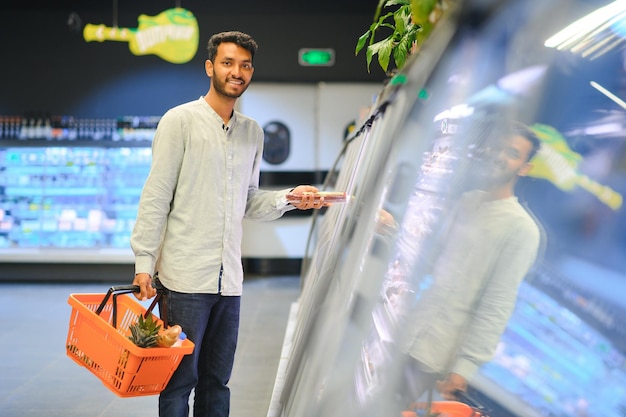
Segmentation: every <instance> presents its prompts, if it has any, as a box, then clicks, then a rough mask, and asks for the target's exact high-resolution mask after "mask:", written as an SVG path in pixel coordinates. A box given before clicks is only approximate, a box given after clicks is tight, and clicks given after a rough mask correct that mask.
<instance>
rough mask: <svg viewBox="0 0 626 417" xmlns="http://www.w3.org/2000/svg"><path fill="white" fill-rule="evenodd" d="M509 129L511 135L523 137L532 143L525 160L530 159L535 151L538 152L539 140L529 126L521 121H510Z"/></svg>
mask: <svg viewBox="0 0 626 417" xmlns="http://www.w3.org/2000/svg"><path fill="white" fill-rule="evenodd" d="M509 131H510V133H512V134H513V135H519V136H523V137H525V138H526V139H528V141H529V142H530V143H532V145H533V147H532V149H531V150H530V152H529V153H528V159H527V160H526V162H529V161H531V160H532V159H533V158H534V157H535V155H536V154H537V152H539V148H540V147H541V140H540V139H539V138H538V137H537V135H536V134H535V132H533V130H532V129H531V128H530V127H528V126H526V125H525V124H523V123H521V122H510V125H509Z"/></svg>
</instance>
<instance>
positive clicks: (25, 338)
mask: <svg viewBox="0 0 626 417" xmlns="http://www.w3.org/2000/svg"><path fill="white" fill-rule="evenodd" d="M111 285H119V283H114V284H109V283H89V284H74V283H71V284H52V283H50V284H47V283H46V284H9V283H2V284H0V416H2V417H41V416H46V417H91V416H93V417H125V416H128V417H148V416H156V415H157V397H156V396H148V397H135V398H120V397H118V396H116V395H115V394H113V393H112V392H110V391H109V390H108V389H107V388H105V386H104V385H103V384H102V383H101V382H100V380H98V379H97V378H96V377H95V376H93V375H92V374H91V373H90V372H88V371H87V370H86V369H85V368H83V367H80V366H78V365H77V364H76V363H75V362H73V361H72V360H71V359H70V358H68V357H67V356H66V353H65V340H66V337H67V329H68V323H69V315H70V311H71V308H70V306H69V305H68V304H67V299H68V296H69V294H70V293H104V292H106V291H107V289H108V288H109V287H110V286H111ZM299 292H300V280H299V278H298V277H271V278H267V277H263V278H254V279H248V280H246V282H245V284H244V295H243V298H242V311H241V315H242V317H241V328H240V337H239V347H238V350H237V356H236V359H235V366H234V370H233V377H232V379H231V383H230V387H231V391H232V406H231V417H264V416H266V415H267V411H268V407H269V405H270V400H271V397H272V391H273V389H274V382H275V377H276V371H277V367H278V364H279V359H280V356H281V349H282V347H283V340H284V335H285V329H286V326H287V322H288V318H289V311H290V308H291V306H292V304H293V303H294V302H296V300H297V298H298V295H299Z"/></svg>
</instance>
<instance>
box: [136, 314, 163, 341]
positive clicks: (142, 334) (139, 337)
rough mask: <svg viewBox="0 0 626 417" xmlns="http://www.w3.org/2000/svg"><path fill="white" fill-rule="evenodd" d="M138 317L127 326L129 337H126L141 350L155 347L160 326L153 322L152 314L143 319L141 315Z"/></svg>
mask: <svg viewBox="0 0 626 417" xmlns="http://www.w3.org/2000/svg"><path fill="white" fill-rule="evenodd" d="M138 316H139V317H138V320H137V321H136V322H135V323H133V324H132V325H130V326H129V329H130V332H131V335H130V336H128V338H129V339H130V340H131V341H132V342H133V343H134V344H136V345H137V346H139V347H142V348H149V347H154V346H157V344H158V339H159V330H161V325H160V324H157V322H156V321H154V319H153V318H152V314H150V315H148V317H147V318H145V319H144V318H143V314H139V315H138Z"/></svg>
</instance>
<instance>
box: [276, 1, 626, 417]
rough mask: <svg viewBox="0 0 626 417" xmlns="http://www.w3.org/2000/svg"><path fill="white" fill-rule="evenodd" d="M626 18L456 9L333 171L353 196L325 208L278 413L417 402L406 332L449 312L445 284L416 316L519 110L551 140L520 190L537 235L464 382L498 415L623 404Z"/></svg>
mask: <svg viewBox="0 0 626 417" xmlns="http://www.w3.org/2000/svg"><path fill="white" fill-rule="evenodd" d="M625 18H626V6H625V5H624V2H615V3H610V2H600V1H598V2H596V1H543V0H530V1H486V2H485V1H464V2H458V6H455V7H453V8H451V9H449V10H448V11H447V12H446V17H445V18H444V19H443V20H442V21H441V22H439V23H438V25H437V26H436V27H435V30H434V32H433V33H432V35H431V36H430V37H429V38H428V40H427V41H426V43H425V44H424V45H422V46H421V48H420V51H419V53H418V54H415V55H414V56H412V57H411V58H410V60H409V62H408V63H407V65H406V66H405V67H404V68H403V69H402V70H401V71H400V72H398V73H397V74H395V75H394V76H393V77H392V78H390V80H389V82H388V83H387V84H386V85H385V86H384V88H383V89H382V91H381V94H380V95H379V96H378V99H377V102H376V103H375V105H374V106H373V107H372V110H371V112H370V114H369V117H368V118H367V120H366V122H365V123H363V124H362V125H361V126H360V127H358V128H357V129H356V131H355V133H354V134H353V135H351V137H350V138H349V139H348V141H347V143H346V146H345V148H344V150H343V151H342V154H341V158H339V159H338V163H337V165H336V167H335V168H336V169H337V171H338V172H337V173H336V175H334V176H333V175H331V176H329V179H328V180H327V182H326V184H325V185H326V187H328V188H329V189H333V190H340V191H345V192H346V193H347V194H348V195H349V196H350V199H349V202H348V203H347V204H337V205H333V206H331V207H330V208H329V209H328V211H327V212H326V214H325V216H324V217H323V218H319V219H316V221H315V224H314V228H313V234H314V235H315V236H316V244H315V245H313V246H312V248H311V251H310V253H309V254H308V255H309V256H308V257H307V262H306V263H305V267H304V269H303V272H302V281H303V283H302V294H301V296H300V298H299V300H298V302H297V303H296V305H295V307H297V308H294V313H293V325H292V327H291V328H290V331H289V332H288V333H287V336H286V344H285V346H287V347H288V348H287V349H286V352H285V357H286V359H285V361H284V364H283V366H282V367H281V368H279V375H278V376H277V383H276V387H275V391H274V396H273V398H272V406H271V407H270V413H269V415H271V416H272V417H278V416H282V417H296V416H297V417H307V416H342V417H347V416H355V417H356V416H359V417H363V416H383V415H385V416H395V417H397V416H400V415H401V413H402V412H403V411H406V410H407V409H408V408H409V406H410V405H409V404H406V403H403V402H402V401H401V400H400V399H399V398H400V397H399V392H401V391H402V389H403V384H404V381H405V373H406V370H407V367H406V362H405V360H404V359H403V358H404V357H405V356H404V352H405V351H406V349H405V348H404V346H405V344H406V343H407V341H408V337H409V335H412V333H413V329H414V328H415V327H418V326H424V325H427V324H428V323H427V321H428V320H430V319H433V320H437V321H439V320H441V318H442V317H447V315H448V314H449V312H450V311H451V310H452V309H454V308H456V307H457V306H455V305H451V304H450V303H449V299H448V298H447V297H445V296H444V297H441V298H439V299H438V302H437V303H431V304H430V305H428V309H426V310H424V311H427V312H428V313H427V314H425V315H423V316H420V315H416V314H415V313H416V312H420V311H422V310H420V309H421V308H422V307H424V306H425V305H426V303H427V300H432V298H431V297H430V295H431V294H433V288H436V286H437V285H438V279H439V278H438V275H437V274H436V273H435V272H434V271H437V270H436V267H437V266H438V265H439V263H440V262H443V263H444V264H446V263H447V266H451V264H452V266H454V263H455V262H458V259H459V257H458V256H457V257H456V258H452V257H450V258H448V257H446V256H447V255H446V256H444V255H443V254H444V253H445V252H442V250H441V247H442V246H441V245H442V244H445V245H452V246H454V244H456V243H459V242H455V241H454V239H456V238H455V237H454V236H456V235H453V234H451V233H450V230H451V229H449V228H448V227H449V225H448V221H449V220H450V219H451V218H453V215H454V214H455V212H454V209H455V207H456V206H457V204H458V202H459V201H460V199H461V196H465V195H467V192H471V189H472V188H471V184H472V182H471V181H470V180H471V179H473V178H476V176H477V174H479V173H481V172H482V171H483V170H485V169H487V166H486V164H487V162H485V160H484V159H482V157H481V155H482V154H483V152H484V151H485V149H486V148H487V146H488V143H486V142H482V141H481V138H482V137H485V136H488V134H486V133H485V132H488V131H489V129H490V126H497V125H499V124H500V123H501V122H503V121H505V120H515V121H519V122H521V123H523V124H525V125H526V126H528V127H530V128H531V129H532V131H533V132H534V133H535V135H536V136H537V137H538V138H539V139H540V142H541V148H540V150H539V152H538V154H537V155H536V156H535V158H534V159H533V161H532V163H533V167H532V169H531V170H530V172H529V175H528V176H526V177H523V178H520V180H519V181H518V183H517V187H516V195H517V198H518V201H519V202H520V203H521V204H522V206H523V207H524V208H525V210H526V211H527V212H528V213H529V214H530V215H531V217H532V219H533V220H534V221H535V223H536V224H537V226H538V229H539V232H540V233H539V234H540V246H539V250H538V256H537V259H536V261H535V262H534V264H533V266H532V267H531V268H530V269H528V270H527V271H526V270H525V271H523V273H524V276H525V278H524V279H523V281H522V282H521V284H520V285H519V288H516V297H517V298H516V301H515V303H514V306H513V307H512V313H511V316H510V319H509V320H508V322H507V323H508V324H507V326H506V329H505V330H504V332H503V333H502V334H501V335H500V337H499V342H498V344H497V347H496V348H495V353H494V355H493V357H492V359H491V360H490V361H488V362H487V363H486V364H484V365H482V366H481V367H480V368H479V370H478V372H477V373H476V375H475V376H474V377H473V378H472V379H471V381H470V386H469V389H468V390H469V393H470V394H471V396H472V397H474V398H476V399H478V401H479V402H481V403H482V404H483V405H484V406H485V407H486V408H487V409H488V410H490V415H492V416H500V417H502V416H504V417H506V416H519V417H528V416H555V417H556V416H559V417H571V416H587V415H601V416H615V417H619V416H626V400H625V398H626V361H625V356H624V355H625V354H626V345H625V342H624V341H625V340H626V334H625V333H626V331H625V330H624V327H623V322H624V319H626V302H625V301H624V299H623V294H624V293H626V292H625V291H626V257H624V256H623V254H624V253H625V250H626V246H625V242H626V241H625V240H624V238H623V236H625V235H626V230H625V228H626V221H625V220H626V218H625V212H624V207H623V205H622V193H623V192H624V190H626V176H625V175H624V166H625V165H624V161H625V156H626V155H625V152H624V151H625V147H624V137H626V113H625V112H624V108H626V106H624V104H623V101H621V99H620V98H619V97H625V96H626V90H625V89H624V85H625V84H624V80H625V79H626V77H625V75H626V74H625V71H624V65H623V63H624V50H623V45H624V36H626V32H624V30H623V22H624V21H625V20H624V19H625ZM579 19H585V20H583V21H582V23H580V21H579ZM575 22H579V23H578V24H577V26H570V25H572V24H574V23H575ZM331 177H332V178H333V179H332V180H331V179H330V178H331ZM481 243H482V242H481V239H480V236H479V238H478V239H477V241H476V243H475V246H477V247H481ZM481 249H483V250H484V249H490V248H484V247H481ZM497 249H498V248H497V245H494V247H493V250H494V251H495V250H497ZM484 253H487V254H488V253H489V251H488V250H486V251H484ZM461 255H463V254H461ZM467 256H468V257H469V256H471V255H470V254H469V252H468V255H467ZM511 267H513V266H511ZM466 279H469V278H468V277H467V276H464V274H462V273H459V274H457V275H456V277H455V281H454V282H451V283H448V284H450V285H451V287H450V288H454V287H455V286H462V285H464V284H465V282H464V280H466ZM494 279H497V276H496V277H495V278H494ZM618 294H622V295H621V296H620V295H618ZM470 311H473V310H471V309H470ZM429 314H430V315H429ZM459 338H461V339H467V338H471V339H472V340H474V341H475V342H474V343H475V345H474V346H475V347H479V346H480V343H481V341H480V339H481V334H480V333H474V334H463V335H462V336H461V335H459ZM418 342H419V344H421V345H423V346H427V347H429V348H430V350H431V351H436V350H437V349H438V348H439V347H440V346H439V345H437V343H439V342H438V339H436V338H428V337H424V338H422V339H418ZM459 343H460V342H459ZM441 347H442V348H444V349H447V348H448V347H449V346H447V345H446V346H441ZM435 398H436V394H435ZM415 400H418V398H416V399H415Z"/></svg>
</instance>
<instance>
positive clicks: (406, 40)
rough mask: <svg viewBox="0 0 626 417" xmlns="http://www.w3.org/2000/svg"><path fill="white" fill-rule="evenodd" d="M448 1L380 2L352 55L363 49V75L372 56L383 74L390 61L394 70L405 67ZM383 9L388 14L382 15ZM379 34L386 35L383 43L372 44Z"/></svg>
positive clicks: (399, 0)
mask: <svg viewBox="0 0 626 417" xmlns="http://www.w3.org/2000/svg"><path fill="white" fill-rule="evenodd" d="M447 1H448V0H380V1H379V2H378V6H377V7H376V12H375V14H374V20H373V22H372V24H371V25H370V27H369V29H368V30H367V32H365V33H364V34H363V35H361V36H360V37H359V39H358V41H357V45H356V50H355V54H356V55H358V53H359V52H360V51H361V50H362V49H363V48H364V47H365V46H366V45H367V48H366V51H365V56H366V61H367V71H368V72H369V71H370V66H371V63H372V59H373V58H374V55H377V57H378V64H379V65H380V67H381V68H382V69H383V71H385V72H386V73H387V72H389V71H388V70H389V64H390V62H391V57H393V62H394V64H395V68H396V69H400V68H402V67H403V66H404V64H405V63H406V60H407V58H408V57H409V55H410V54H412V53H415V52H416V51H417V50H418V48H419V45H420V44H421V43H422V42H423V40H424V39H426V37H427V36H428V35H429V34H430V32H431V31H432V29H433V27H434V25H435V24H436V23H437V22H438V21H439V20H440V18H441V16H442V15H443V11H444V10H445V9H446V8H447ZM386 9H391V11H389V12H387V13H385V14H383V12H384V11H385V10H386ZM379 31H383V32H385V31H386V32H390V34H389V35H388V36H387V37H386V38H383V39H380V40H376V39H377V35H378V34H379Z"/></svg>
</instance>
